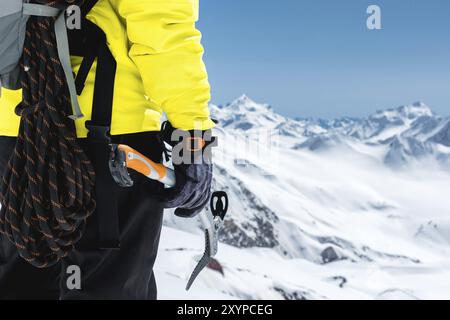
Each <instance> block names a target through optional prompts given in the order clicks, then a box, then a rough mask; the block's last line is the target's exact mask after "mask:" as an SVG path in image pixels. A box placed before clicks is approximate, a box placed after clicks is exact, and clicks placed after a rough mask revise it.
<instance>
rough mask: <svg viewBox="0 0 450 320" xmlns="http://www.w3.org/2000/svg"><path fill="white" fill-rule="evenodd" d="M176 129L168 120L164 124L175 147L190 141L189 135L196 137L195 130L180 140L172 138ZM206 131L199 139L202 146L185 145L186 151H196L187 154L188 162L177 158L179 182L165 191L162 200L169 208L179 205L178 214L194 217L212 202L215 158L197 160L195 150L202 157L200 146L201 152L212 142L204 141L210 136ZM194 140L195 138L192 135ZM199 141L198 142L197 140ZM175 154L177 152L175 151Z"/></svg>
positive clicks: (164, 135)
mask: <svg viewBox="0 0 450 320" xmlns="http://www.w3.org/2000/svg"><path fill="white" fill-rule="evenodd" d="M174 130H175V129H174V128H173V127H172V126H171V125H170V123H168V122H167V123H166V124H165V125H163V129H162V140H163V141H165V142H167V143H168V144H170V145H171V146H172V147H175V146H179V144H180V143H182V144H185V145H186V144H189V145H190V142H188V143H187V141H185V139H186V137H194V132H189V135H188V134H187V133H186V132H184V133H185V135H184V138H180V139H179V140H178V141H172V139H171V137H172V133H173V131H174ZM205 133H206V131H205V132H202V136H201V137H199V139H200V140H201V142H202V145H201V146H200V147H198V146H197V147H193V148H190V147H189V148H187V149H188V150H186V149H183V152H192V154H190V155H189V156H188V157H187V158H188V159H190V160H191V161H186V162H188V163H185V162H183V163H181V164H176V163H177V162H178V161H174V159H172V161H173V162H174V169H175V177H176V185H175V187H173V188H169V189H165V190H164V191H163V194H162V201H163V203H164V206H165V208H177V209H176V210H175V215H177V216H179V217H183V218H191V217H194V216H195V215H197V214H198V213H200V211H202V210H203V208H204V207H205V206H206V205H207V204H208V202H209V198H210V196H211V183H212V176H213V172H212V171H213V166H212V163H211V161H210V160H211V159H206V161H205V160H204V159H203V160H202V161H200V162H198V161H195V154H196V156H197V160H198V154H199V152H194V150H197V151H198V148H200V150H201V151H200V155H201V154H202V151H203V150H204V147H205V146H206V145H208V142H206V143H205V142H204V140H203V137H205V136H210V132H208V134H206V135H205ZM188 139H190V140H193V139H192V138H188ZM197 144H198V143H197ZM173 156H174V155H173Z"/></svg>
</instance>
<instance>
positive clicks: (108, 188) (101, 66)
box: [71, 0, 120, 249]
mask: <svg viewBox="0 0 450 320" xmlns="http://www.w3.org/2000/svg"><path fill="white" fill-rule="evenodd" d="M96 2H97V0H88V1H87V2H85V4H84V5H83V7H82V14H83V17H85V15H86V14H87V13H88V12H89V11H90V10H91V9H92V7H93V6H94V5H95V3H96ZM83 26H84V27H85V29H84V30H82V32H81V33H75V34H74V37H73V38H72V39H73V42H72V47H73V49H74V52H73V53H74V54H76V55H82V56H84V59H83V61H82V63H81V66H80V69H79V70H78V74H77V77H76V80H75V84H76V88H77V94H78V95H80V94H81V93H82V91H83V88H84V84H85V81H86V78H87V77H88V75H89V72H90V70H91V68H92V65H93V63H94V61H95V59H96V58H97V71H96V75H95V86H94V98H93V103H92V116H91V120H89V121H86V128H87V129H88V141H89V143H88V145H89V149H90V152H89V153H90V154H91V161H92V164H93V166H94V170H95V172H96V177H97V178H96V186H95V194H96V199H97V209H96V214H97V222H98V234H99V246H100V247H101V248H104V249H117V248H119V247H120V226H119V215H118V208H117V203H116V201H114V200H115V199H117V196H116V195H117V189H118V186H117V184H116V183H115V182H114V180H113V178H112V176H111V173H110V171H109V165H108V163H109V157H110V152H111V150H110V142H111V138H110V128H111V117H112V108H113V97H114V83H115V75H116V69H117V63H116V60H115V59H114V57H113V55H112V54H111V51H110V50H109V48H108V45H107V42H106V35H105V33H104V32H103V30H101V29H100V28H99V27H98V26H96V25H95V24H94V23H92V22H90V21H89V20H87V19H83ZM72 47H71V49H72Z"/></svg>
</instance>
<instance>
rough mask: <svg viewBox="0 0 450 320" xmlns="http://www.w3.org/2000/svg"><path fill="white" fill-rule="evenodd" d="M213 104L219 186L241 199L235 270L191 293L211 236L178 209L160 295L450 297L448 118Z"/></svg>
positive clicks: (207, 278) (211, 276)
mask: <svg viewBox="0 0 450 320" xmlns="http://www.w3.org/2000/svg"><path fill="white" fill-rule="evenodd" d="M212 111H213V114H215V116H216V117H217V118H218V119H221V125H220V126H219V128H218V129H217V130H216V134H217V135H218V136H219V144H220V146H219V148H218V150H216V152H215V161H216V168H215V170H216V172H215V181H214V189H215V190H225V191H227V192H228V193H229V195H230V200H231V207H230V211H229V217H228V218H227V220H226V224H225V228H224V230H223V231H222V234H221V240H222V243H221V246H220V249H219V254H218V256H217V261H218V263H219V267H220V268H222V270H223V274H221V273H220V272H218V271H215V270H212V269H208V270H206V271H205V272H204V273H203V274H201V276H200V277H199V279H198V280H197V282H196V283H195V284H194V287H193V288H192V290H191V291H190V292H189V293H186V292H185V291H184V287H185V284H186V282H187V279H188V277H189V274H190V272H191V271H192V269H193V268H194V266H195V261H194V259H193V258H194V257H195V256H197V255H199V254H201V253H202V251H203V236H202V233H201V230H200V227H199V223H198V222H197V221H196V220H182V219H177V218H175V217H173V215H171V214H170V213H168V214H167V215H166V219H165V228H164V230H163V234H162V240H161V250H160V254H159V258H158V261H157V265H156V273H157V279H158V283H159V290H160V298H163V299H184V298H187V299H445V298H447V299H448V298H450V290H449V289H450V269H449V268H448V267H449V266H450V258H448V257H449V256H450V255H449V253H450V248H449V244H450V212H449V211H450V209H449V208H450V197H449V196H448V195H449V194H450V183H449V181H450V172H449V170H448V169H449V167H448V166H446V162H445V161H443V159H445V157H446V154H449V151H448V150H449V148H448V145H447V142H450V141H448V138H449V137H450V135H449V127H450V126H449V125H448V122H449V121H448V119H444V118H440V117H438V116H437V115H435V114H434V113H433V112H432V111H431V109H430V108H429V107H427V106H426V105H424V104H422V103H416V104H413V105H411V106H406V107H400V108H397V109H390V110H387V111H380V112H377V113H376V114H375V115H372V116H370V117H368V118H366V119H353V118H342V119H337V120H331V121H327V120H314V119H299V120H294V119H287V118H285V117H282V116H280V115H277V114H276V113H275V112H274V111H273V110H272V109H271V108H270V107H268V106H267V105H260V104H257V103H255V102H254V101H252V100H251V99H250V98H248V97H246V96H243V97H241V98H239V99H237V100H236V101H234V102H233V103H231V104H229V105H228V106H225V107H217V106H212ZM421 147H423V148H422V149H421ZM220 268H219V269H220ZM215 269H217V266H216V268H215Z"/></svg>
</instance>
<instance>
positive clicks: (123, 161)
mask: <svg viewBox="0 0 450 320" xmlns="http://www.w3.org/2000/svg"><path fill="white" fill-rule="evenodd" d="M109 170H110V171H111V175H112V177H113V179H114V181H115V182H116V183H117V184H118V185H119V186H121V187H132V186H133V179H131V176H130V173H129V172H128V168H127V154H126V152H125V151H124V150H122V149H121V148H119V145H117V144H111V154H110V159H109Z"/></svg>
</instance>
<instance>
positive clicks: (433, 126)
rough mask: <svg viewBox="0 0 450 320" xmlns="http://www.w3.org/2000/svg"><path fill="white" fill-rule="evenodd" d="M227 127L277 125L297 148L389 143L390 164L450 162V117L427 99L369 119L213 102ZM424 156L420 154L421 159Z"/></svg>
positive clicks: (386, 158) (386, 157) (248, 128)
mask: <svg viewBox="0 0 450 320" xmlns="http://www.w3.org/2000/svg"><path fill="white" fill-rule="evenodd" d="M211 110H212V114H213V116H214V117H216V118H217V119H221V126H222V127H223V128H224V129H226V130H238V131H242V132H246V133H248V132H252V131H256V130H271V131H273V134H279V135H281V136H285V137H290V138H291V139H290V142H291V143H293V145H292V146H291V147H292V148H293V149H302V148H307V149H310V150H311V151H330V150H331V149H336V148H340V147H344V146H347V147H348V146H349V145H354V148H353V149H356V150H354V151H355V152H357V149H358V146H359V147H368V146H373V147H377V146H378V147H384V149H385V150H384V153H383V157H381V158H380V160H382V161H383V162H384V163H385V164H387V165H390V166H393V167H400V166H404V165H407V164H409V163H411V162H414V161H416V160H418V159H419V158H424V157H428V158H434V159H435V160H436V161H437V162H438V163H440V164H441V165H443V166H449V165H450V153H449V150H448V148H449V147H450V118H443V117H440V116H438V115H436V114H435V113H434V112H433V111H432V110H431V108H430V107H429V106H427V105H426V104H425V103H423V102H416V103H413V104H411V105H405V106H400V107H398V108H393V109H387V110H383V111H377V112H376V113H374V114H372V115H370V116H368V117H366V118H354V117H353V118H352V117H343V118H338V119H333V120H325V119H311V118H303V119H300V118H299V119H290V118H287V117H284V116H281V115H279V114H276V113H275V112H274V111H273V109H272V108H271V107H270V106H269V105H267V104H258V103H256V102H254V101H253V100H252V99H250V98H249V97H248V96H246V95H243V96H241V97H240V98H238V99H236V100H234V101H233V102H231V103H230V104H228V105H227V106H225V107H218V106H215V105H212V106H211ZM419 160H420V159H419Z"/></svg>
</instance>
